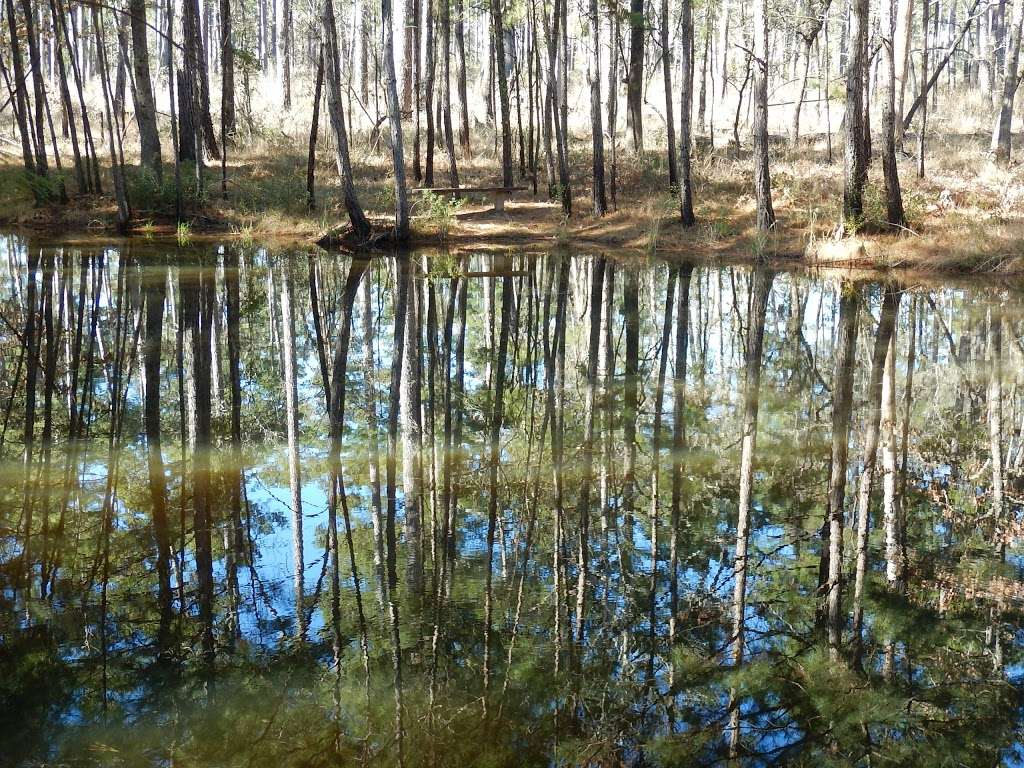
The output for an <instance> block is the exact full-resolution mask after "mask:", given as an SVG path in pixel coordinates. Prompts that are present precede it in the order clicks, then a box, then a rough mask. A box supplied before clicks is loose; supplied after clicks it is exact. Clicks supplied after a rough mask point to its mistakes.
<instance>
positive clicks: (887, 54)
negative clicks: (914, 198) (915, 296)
mask: <svg viewBox="0 0 1024 768" xmlns="http://www.w3.org/2000/svg"><path fill="white" fill-rule="evenodd" d="M892 2H893V0H886V2H885V3H884V4H883V8H882V22H883V23H882V26H881V29H880V31H881V45H882V48H881V51H880V55H881V61H880V62H879V64H880V68H881V70H882V71H881V73H880V75H881V86H882V87H881V99H880V100H881V102H882V174H883V176H884V178H885V208H886V218H887V223H888V225H889V226H890V227H892V228H894V229H903V228H904V227H905V226H906V216H905V215H904V213H903V193H902V192H901V190H900V175H899V169H898V168H897V166H896V112H895V108H896V107H895V99H896V93H897V82H896V70H897V67H898V63H897V62H896V60H895V59H894V56H893V52H894V49H895V41H894V37H893V33H894V29H893V25H892V24H891V23H886V22H887V21H888V20H889V19H891V18H892V13H891V9H890V6H891V5H892ZM909 2H910V0H898V3H899V4H900V5H907V4H909ZM908 23H909V22H908ZM905 73H906V67H905V66H904V67H903V73H902V76H904V77H905ZM901 84H902V83H901Z"/></svg>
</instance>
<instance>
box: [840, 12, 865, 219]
mask: <svg viewBox="0 0 1024 768" xmlns="http://www.w3.org/2000/svg"><path fill="white" fill-rule="evenodd" d="M851 6H852V11H853V12H852V13H851V14H850V33H849V42H850V53H849V57H848V61H847V66H846V114H845V117H844V120H845V122H846V150H845V154H844V159H845V163H844V168H843V172H844V176H843V222H842V226H843V229H844V230H856V228H857V227H859V226H860V224H861V222H862V220H863V218H864V184H865V182H866V181H867V175H868V157H867V149H866V147H865V137H864V133H865V129H864V101H865V100H864V75H865V71H866V69H867V47H868V0H851Z"/></svg>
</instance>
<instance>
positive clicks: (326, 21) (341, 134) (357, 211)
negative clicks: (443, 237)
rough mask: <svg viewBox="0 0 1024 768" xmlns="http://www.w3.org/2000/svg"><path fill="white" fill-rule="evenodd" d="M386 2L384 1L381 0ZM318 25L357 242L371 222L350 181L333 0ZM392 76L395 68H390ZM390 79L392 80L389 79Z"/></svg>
mask: <svg viewBox="0 0 1024 768" xmlns="http://www.w3.org/2000/svg"><path fill="white" fill-rule="evenodd" d="M384 2H387V0H384ZM321 13H322V17H321V23H322V25H323V30H324V56H325V64H326V71H325V76H326V77H327V114H328V115H329V117H330V123H331V132H332V133H333V134H334V153H335V160H336V162H337V166H338V176H339V177H340V179H341V189H342V197H343V199H344V202H345V210H346V211H347V212H348V218H349V221H350V222H351V224H352V230H353V232H354V234H355V236H356V237H357V238H358V239H359V240H366V239H367V238H368V237H369V236H370V222H369V221H367V219H366V215H365V214H364V213H363V208H362V206H361V205H360V204H359V199H358V198H357V197H356V189H355V184H354V183H353V181H352V162H351V160H350V158H349V151H348V132H347V129H346V127H345V113H344V111H343V109H344V108H343V106H342V99H341V61H340V58H341V56H340V51H339V48H338V31H337V27H336V25H335V21H334V3H333V0H324V5H323V9H322V11H321ZM391 71H392V74H393V73H394V66H392V68H391ZM392 80H393V78H392Z"/></svg>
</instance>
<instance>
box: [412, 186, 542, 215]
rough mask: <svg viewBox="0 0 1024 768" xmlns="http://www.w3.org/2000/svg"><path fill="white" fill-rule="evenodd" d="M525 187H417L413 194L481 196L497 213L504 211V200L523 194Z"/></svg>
mask: <svg viewBox="0 0 1024 768" xmlns="http://www.w3.org/2000/svg"><path fill="white" fill-rule="evenodd" d="M526 189H527V188H526V187H418V188H416V189H414V190H413V192H432V193H433V194H435V195H458V196H459V197H463V196H464V195H465V194H472V195H483V196H485V197H487V198H489V199H490V200H491V203H493V205H494V210H495V211H498V212H499V213H500V212H502V211H504V210H505V200H506V199H507V198H510V197H512V196H513V195H514V194H515V193H516V192H525V191H526Z"/></svg>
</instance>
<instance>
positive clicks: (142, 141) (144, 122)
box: [128, 0, 163, 181]
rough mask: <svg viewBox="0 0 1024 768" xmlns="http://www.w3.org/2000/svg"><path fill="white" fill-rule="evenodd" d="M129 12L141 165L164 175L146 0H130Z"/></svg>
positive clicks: (159, 174) (158, 178)
mask: <svg viewBox="0 0 1024 768" xmlns="http://www.w3.org/2000/svg"><path fill="white" fill-rule="evenodd" d="M128 13H129V16H130V17H131V29H132V54H133V55H132V64H133V68H134V74H135V120H136V122H137V123H138V125H139V150H140V157H141V159H142V164H143V165H144V166H146V167H147V168H149V169H150V170H151V171H153V173H154V174H156V178H157V180H158V181H159V180H161V179H162V178H163V162H162V159H161V156H160V134H159V132H158V131H157V125H156V104H155V102H154V99H153V82H152V80H151V79H150V75H149V46H148V44H147V41H146V3H145V0H130V2H129V5H128Z"/></svg>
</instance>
